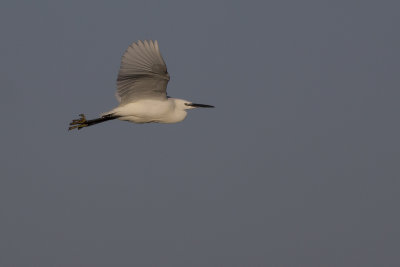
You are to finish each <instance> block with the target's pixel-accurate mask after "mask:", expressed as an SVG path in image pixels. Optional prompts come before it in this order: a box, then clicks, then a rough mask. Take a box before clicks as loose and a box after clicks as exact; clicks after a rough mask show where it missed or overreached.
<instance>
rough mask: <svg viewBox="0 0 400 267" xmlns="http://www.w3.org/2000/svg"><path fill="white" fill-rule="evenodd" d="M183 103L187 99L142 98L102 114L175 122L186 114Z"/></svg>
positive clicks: (141, 121) (137, 119)
mask: <svg viewBox="0 0 400 267" xmlns="http://www.w3.org/2000/svg"><path fill="white" fill-rule="evenodd" d="M184 103H188V101H186V100H182V99H175V98H167V99H164V100H157V99H143V100H139V101H137V102H133V103H129V104H126V105H123V106H118V107H116V108H115V109H113V110H111V111H110V112H107V113H104V114H103V115H108V114H113V115H116V116H118V119H119V120H123V121H131V122H135V123H147V122H159V123H176V122H180V121H183V120H184V119H185V117H186V115H187V112H186V111H185V110H184V108H183V107H182V105H184Z"/></svg>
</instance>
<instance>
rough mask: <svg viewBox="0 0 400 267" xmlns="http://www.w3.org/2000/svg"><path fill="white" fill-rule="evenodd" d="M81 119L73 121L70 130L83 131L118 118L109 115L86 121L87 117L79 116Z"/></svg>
mask: <svg viewBox="0 0 400 267" xmlns="http://www.w3.org/2000/svg"><path fill="white" fill-rule="evenodd" d="M79 117H80V118H79V119H77V120H72V122H71V123H70V124H69V128H68V130H69V131H70V130H73V129H78V130H80V129H82V128H84V127H88V126H92V125H95V124H98V123H101V122H105V121H109V120H115V119H116V118H118V116H116V115H113V114H107V115H104V116H101V117H100V118H97V119H93V120H86V117H85V115H83V114H79Z"/></svg>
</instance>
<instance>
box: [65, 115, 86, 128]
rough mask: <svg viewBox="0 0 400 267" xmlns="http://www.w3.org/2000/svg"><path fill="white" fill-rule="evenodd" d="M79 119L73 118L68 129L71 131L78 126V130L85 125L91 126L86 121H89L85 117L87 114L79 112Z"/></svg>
mask: <svg viewBox="0 0 400 267" xmlns="http://www.w3.org/2000/svg"><path fill="white" fill-rule="evenodd" d="M79 117H80V118H79V119H77V120H72V122H71V123H70V124H69V125H70V127H69V128H68V130H69V131H70V130H73V129H76V128H78V130H80V129H82V128H83V127H87V126H89V125H88V124H87V123H86V122H87V120H86V118H85V115H83V114H79Z"/></svg>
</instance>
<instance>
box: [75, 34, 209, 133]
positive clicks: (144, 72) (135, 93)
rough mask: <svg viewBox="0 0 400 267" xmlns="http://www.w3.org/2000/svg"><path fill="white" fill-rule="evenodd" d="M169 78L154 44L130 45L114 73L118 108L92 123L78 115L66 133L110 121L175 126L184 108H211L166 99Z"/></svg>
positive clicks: (154, 42) (182, 114)
mask: <svg viewBox="0 0 400 267" xmlns="http://www.w3.org/2000/svg"><path fill="white" fill-rule="evenodd" d="M169 79H170V77H169V74H168V71H167V66H166V65H165V62H164V60H163V58H162V56H161V53H160V50H159V48H158V42H157V41H137V42H135V43H132V44H131V45H130V46H129V47H128V49H127V50H126V51H125V53H124V55H123V56H122V61H121V67H120V69H119V73H118V79H117V93H116V97H117V99H118V101H119V106H118V107H116V108H114V109H113V110H111V111H109V112H105V113H103V114H102V115H101V117H100V118H96V119H92V120H87V119H86V117H85V115H84V114H80V115H79V116H80V118H79V119H76V120H73V121H72V122H71V123H70V124H69V125H70V127H69V129H68V130H72V129H78V130H80V129H82V128H84V127H88V126H92V125H95V124H98V123H101V122H105V121H109V120H114V119H118V120H122V121H130V122H135V123H149V122H158V123H176V122H180V121H183V120H184V119H185V117H186V115H187V112H186V110H188V109H193V108H213V107H214V106H210V105H205V104H197V103H193V102H190V101H187V100H183V99H178V98H170V97H168V96H167V84H168V81H169Z"/></svg>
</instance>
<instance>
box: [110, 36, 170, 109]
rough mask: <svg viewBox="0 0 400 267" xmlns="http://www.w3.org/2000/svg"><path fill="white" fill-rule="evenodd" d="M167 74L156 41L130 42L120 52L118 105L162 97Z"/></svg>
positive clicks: (165, 95)
mask: <svg viewBox="0 0 400 267" xmlns="http://www.w3.org/2000/svg"><path fill="white" fill-rule="evenodd" d="M169 78H170V77H169V74H168V71H167V66H166V65H165V62H164V60H163V58H162V56H161V53H160V49H159V47H158V42H157V41H137V42H136V43H132V44H131V45H130V46H129V47H128V49H127V50H126V51H125V53H124V55H123V56H122V60H121V67H120V69H119V73H118V79H117V94H116V96H117V99H118V101H120V103H121V105H124V104H127V103H131V102H134V101H137V100H139V99H143V98H151V99H165V98H166V97H167V91H166V90H167V84H168V81H169Z"/></svg>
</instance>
